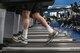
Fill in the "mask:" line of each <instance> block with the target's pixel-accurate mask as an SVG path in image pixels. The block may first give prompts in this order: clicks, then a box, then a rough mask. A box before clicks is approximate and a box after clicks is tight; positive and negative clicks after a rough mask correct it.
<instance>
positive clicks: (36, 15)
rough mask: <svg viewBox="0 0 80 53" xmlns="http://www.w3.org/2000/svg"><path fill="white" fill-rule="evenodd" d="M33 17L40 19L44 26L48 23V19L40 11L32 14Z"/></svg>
mask: <svg viewBox="0 0 80 53" xmlns="http://www.w3.org/2000/svg"><path fill="white" fill-rule="evenodd" d="M32 18H33V19H36V20H38V21H39V22H40V23H41V24H42V25H43V26H44V27H46V26H47V25H48V24H47V22H46V20H45V19H44V18H43V17H42V16H41V15H40V14H39V13H34V14H32Z"/></svg>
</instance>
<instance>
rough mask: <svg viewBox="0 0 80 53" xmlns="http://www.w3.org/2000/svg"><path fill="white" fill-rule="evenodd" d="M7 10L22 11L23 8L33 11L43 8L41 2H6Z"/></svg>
mask: <svg viewBox="0 0 80 53" xmlns="http://www.w3.org/2000/svg"><path fill="white" fill-rule="evenodd" d="M4 6H5V7H6V9H7V11H11V12H16V13H17V14H20V13H22V11H23V10H28V11H31V13H35V12H40V11H41V10H42V9H41V8H42V6H41V3H26V2H25V3H5V5H4Z"/></svg>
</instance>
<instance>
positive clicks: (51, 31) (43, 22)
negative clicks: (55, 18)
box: [32, 12, 57, 34]
mask: <svg viewBox="0 0 80 53" xmlns="http://www.w3.org/2000/svg"><path fill="white" fill-rule="evenodd" d="M32 17H33V18H34V19H36V20H38V21H39V22H40V23H41V24H42V25H43V26H44V27H46V29H47V30H48V31H49V33H53V32H55V30H53V29H52V27H50V26H49V25H48V23H47V22H46V20H45V19H44V18H43V17H42V16H41V15H40V13H38V12H36V13H34V14H32ZM55 33H56V34H57V32H55Z"/></svg>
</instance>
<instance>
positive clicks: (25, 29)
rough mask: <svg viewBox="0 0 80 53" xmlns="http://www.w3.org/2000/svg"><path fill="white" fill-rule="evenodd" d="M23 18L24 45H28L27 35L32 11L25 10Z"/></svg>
mask: <svg viewBox="0 0 80 53" xmlns="http://www.w3.org/2000/svg"><path fill="white" fill-rule="evenodd" d="M22 16H23V23H22V24H23V34H22V37H23V39H24V41H22V43H24V44H27V34H28V27H29V16H30V11H27V10H24V11H23V12H22Z"/></svg>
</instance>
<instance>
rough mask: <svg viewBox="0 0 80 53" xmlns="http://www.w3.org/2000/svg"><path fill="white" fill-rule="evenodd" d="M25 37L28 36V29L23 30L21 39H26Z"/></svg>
mask: <svg viewBox="0 0 80 53" xmlns="http://www.w3.org/2000/svg"><path fill="white" fill-rule="evenodd" d="M27 35H28V29H24V30H23V34H22V36H23V38H24V39H27Z"/></svg>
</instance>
